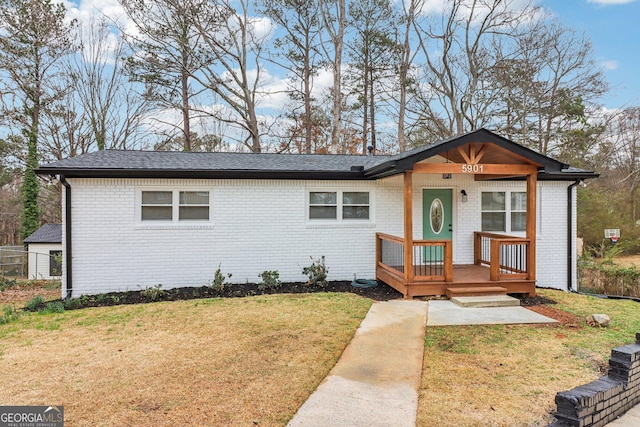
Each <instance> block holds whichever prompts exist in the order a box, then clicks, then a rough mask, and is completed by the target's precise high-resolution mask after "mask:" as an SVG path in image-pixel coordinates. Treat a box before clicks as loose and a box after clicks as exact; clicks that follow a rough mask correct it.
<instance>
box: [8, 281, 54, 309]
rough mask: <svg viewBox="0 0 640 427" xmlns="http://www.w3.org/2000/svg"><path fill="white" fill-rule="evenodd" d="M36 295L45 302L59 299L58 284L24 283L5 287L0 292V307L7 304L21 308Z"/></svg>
mask: <svg viewBox="0 0 640 427" xmlns="http://www.w3.org/2000/svg"><path fill="white" fill-rule="evenodd" d="M38 295H40V296H42V297H43V298H44V300H45V301H51V300H54V299H56V298H60V282H49V281H43V280H39V281H25V282H22V283H16V284H11V285H10V286H5V287H4V290H2V291H1V292H0V306H2V305H9V304H15V305H17V306H23V305H25V304H26V303H27V302H28V301H30V300H31V299H33V298H34V297H36V296H38Z"/></svg>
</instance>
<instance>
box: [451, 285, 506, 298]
mask: <svg viewBox="0 0 640 427" xmlns="http://www.w3.org/2000/svg"><path fill="white" fill-rule="evenodd" d="M506 294H507V288H502V287H500V286H469V287H465V288H447V289H446V295H447V298H453V297H478V296H486V295H506Z"/></svg>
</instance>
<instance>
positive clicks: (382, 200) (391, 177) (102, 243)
mask: <svg viewBox="0 0 640 427" xmlns="http://www.w3.org/2000/svg"><path fill="white" fill-rule="evenodd" d="M473 135H475V137H474V136H473ZM479 140H482V141H485V142H489V143H493V142H494V141H498V142H499V144H500V147H501V149H505V150H506V149H508V148H510V149H513V150H512V151H514V152H515V154H516V155H517V156H520V157H523V158H524V160H523V161H526V162H532V163H536V164H541V165H542V166H541V167H542V169H541V170H540V172H539V173H538V178H539V180H540V182H538V193H539V194H538V199H539V201H540V203H539V205H538V206H539V213H540V212H543V211H544V212H543V213H542V214H541V215H540V220H539V221H538V223H537V231H538V234H539V238H538V244H537V251H536V253H537V254H538V255H537V257H538V260H539V263H538V269H537V270H538V271H537V279H538V284H539V285H540V286H544V287H555V288H560V289H568V288H569V286H571V285H569V286H568V285H567V283H565V281H566V280H558V277H567V278H569V277H571V271H569V270H572V268H568V264H567V263H566V262H564V261H562V263H563V264H564V265H563V266H562V267H560V266H559V264H560V263H559V262H558V260H563V259H564V260H566V259H568V258H569V259H570V257H567V251H569V250H570V248H571V247H570V246H567V242H566V241H564V240H565V236H567V235H568V234H567V231H569V232H571V233H572V234H574V233H573V231H572V229H575V212H574V211H575V206H573V209H569V205H568V203H567V201H566V199H565V197H567V194H568V193H569V194H571V193H572V191H571V190H569V191H567V188H568V183H567V181H570V182H569V184H570V185H571V186H574V185H575V182H578V181H579V180H581V179H588V178H594V177H597V174H594V173H593V172H589V171H584V170H579V169H572V168H570V167H568V166H567V165H564V164H562V163H559V162H556V161H555V160H552V159H549V158H547V157H544V156H540V155H539V154H537V153H534V152H532V151H530V150H528V149H524V148H523V147H520V146H518V145H517V144H514V143H511V142H509V141H506V140H504V139H502V138H500V137H498V136H497V135H495V134H492V133H491V132H488V131H486V130H481V131H476V132H472V133H471V134H467V135H464V136H463V137H461V138H452V139H451V140H449V141H450V142H449V145H448V144H447V142H440V143H436V144H432V145H430V146H427V147H421V148H417V149H414V150H411V152H405V153H401V154H400V155H397V156H336V155H280V154H249V153H247V154H243V153H175V152H174V153H166V152H139V151H130V152H126V151H103V152H98V153H90V154H87V155H84V156H80V157H77V158H72V159H68V160H63V161H60V162H54V163H51V164H48V165H44V166H42V167H41V168H39V169H38V170H37V172H38V173H40V174H47V175H54V176H57V177H58V178H59V179H60V180H61V181H62V182H63V184H64V186H65V189H64V193H65V195H64V198H65V209H64V212H63V216H64V225H65V230H66V231H65V235H66V238H65V239H64V240H65V242H64V250H65V262H64V266H63V275H64V277H63V283H64V284H65V291H64V292H63V296H66V297H70V296H73V297H76V296H79V295H81V294H84V293H101V292H108V291H116V290H139V289H141V288H142V289H144V288H145V287H148V286H154V285H157V284H159V283H160V284H162V285H163V287H165V288H169V287H175V286H202V285H206V284H208V283H210V281H211V280H212V278H213V272H214V271H215V270H216V268H217V267H218V265H220V266H221V269H222V271H223V273H232V274H233V277H232V279H233V281H235V282H245V281H252V282H254V281H256V280H258V274H259V273H260V272H262V271H264V270H278V271H279V272H280V276H281V279H282V280H285V281H302V280H304V276H302V274H301V269H302V267H304V266H307V265H308V264H310V263H311V260H310V257H314V258H319V257H320V256H323V255H324V256H326V258H327V265H328V268H329V279H330V280H351V279H353V275H354V274H356V275H357V277H359V278H373V277H375V265H374V264H375V248H374V246H375V233H376V232H384V233H390V234H396V235H402V234H403V224H402V222H403V211H402V206H403V181H402V175H401V171H404V170H411V168H412V167H413V165H415V164H416V163H417V162H421V161H428V160H429V159H432V158H433V156H439V154H435V152H436V151H434V150H436V149H437V150H439V151H438V153H440V154H442V153H444V152H446V151H447V150H449V151H450V152H451V151H452V150H453V149H456V147H457V146H463V145H464V144H468V143H469V141H479ZM461 141H462V142H461ZM505 141H506V142H505ZM456 144H457V145H456ZM503 146H504V147H507V148H503ZM518 147H519V148H518ZM429 150H431V151H429ZM425 153H426V154H425ZM532 153H533V154H532ZM530 164H531V163H530ZM116 166H117V167H116ZM543 177H544V178H543ZM143 188H158V189H178V190H179V189H181V188H190V189H193V188H196V189H207V190H208V191H209V192H210V197H211V199H210V206H211V213H210V215H211V217H210V219H211V221H210V223H208V224H206V225H204V224H196V223H193V224H189V225H184V224H171V225H167V224H158V225H153V226H148V225H147V224H140V222H139V221H137V219H136V192H139V191H140V190H141V189H143ZM413 188H414V191H413V198H414V199H415V200H414V203H413V206H414V218H415V219H414V224H415V226H414V227H415V228H414V230H413V233H414V236H415V238H417V239H420V238H421V236H422V225H421V224H419V223H420V222H421V221H417V220H416V219H417V218H421V215H422V212H421V210H422V208H421V207H420V206H421V197H422V196H421V194H422V189H426V188H451V189H452V190H453V195H454V212H455V216H456V219H455V221H456V226H457V230H456V233H454V239H455V243H454V247H455V248H456V251H455V254H456V260H455V261H456V262H457V263H472V258H470V257H472V255H473V248H472V246H473V239H472V237H470V236H472V232H473V231H475V230H479V229H480V224H479V222H478V221H479V217H480V207H479V201H480V195H481V191H482V190H483V189H485V190H486V189H489V188H504V189H509V190H510V189H513V190H514V191H517V190H520V191H522V189H523V188H526V183H525V182H524V181H523V180H519V179H515V178H510V179H501V180H488V181H476V180H475V179H474V177H473V176H472V175H460V174H458V175H453V178H452V179H450V180H443V179H442V178H441V176H440V175H434V174H415V175H414V179H413ZM571 188H573V187H571ZM313 189H323V190H325V191H326V190H331V189H334V190H335V191H337V192H340V191H344V190H347V191H349V190H354V189H355V190H364V189H368V190H367V191H370V192H371V199H372V201H371V206H370V209H371V217H370V219H369V220H368V221H366V222H351V221H331V220H330V221H314V220H309V219H308V204H309V200H308V198H309V191H311V190H313ZM462 189H465V191H466V192H467V194H468V201H467V202H466V203H462V202H461V200H459V197H457V196H459V194H460V191H461V190H462ZM574 191H575V190H574ZM72 193H73V197H71V195H72ZM571 197H575V196H574V195H572V196H571ZM72 203H73V205H72ZM560 206H562V207H560ZM572 211H573V212H572ZM72 214H73V217H72ZM565 214H566V215H565ZM569 218H572V219H573V220H574V222H573V225H571V227H570V228H568V224H567V222H565V221H567V220H568V219H569ZM469 233H471V234H469ZM549 236H551V237H549ZM558 236H560V237H558ZM98 246H99V247H100V249H98V248H97V247H98ZM72 250H73V252H72ZM101 253H102V254H104V255H102V256H101V255H100V254H101ZM547 259H548V261H549V262H551V264H549V262H547ZM72 265H73V268H71V267H72ZM550 265H552V266H554V267H553V268H551V269H549V268H548V267H549V266H550ZM175 270H181V271H180V273H178V274H177V273H176V271H175ZM565 273H566V274H565ZM573 277H575V275H574V276H573ZM567 280H569V281H571V280H575V279H567Z"/></svg>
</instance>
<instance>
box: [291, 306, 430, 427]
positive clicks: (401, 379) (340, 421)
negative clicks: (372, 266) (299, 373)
mask: <svg viewBox="0 0 640 427" xmlns="http://www.w3.org/2000/svg"><path fill="white" fill-rule="evenodd" d="M426 318H427V303H426V302H425V301H408V300H394V301H385V302H378V303H375V304H373V305H372V306H371V309H370V310H369V312H368V313H367V316H366V317H365V319H364V320H363V321H362V324H361V325H360V327H359V328H358V330H357V331H356V334H355V336H354V337H353V340H351V342H350V343H349V345H348V346H347V348H346V349H345V351H344V353H343V354H342V356H341V357H340V360H338V363H337V364H336V366H335V367H334V368H333V369H332V370H331V372H330V373H329V375H328V376H327V378H326V379H325V380H324V381H323V382H322V383H321V384H320V386H318V389H317V390H316V391H315V392H314V393H313V394H312V395H311V396H310V397H309V399H308V400H307V401H306V402H305V403H304V404H303V405H302V406H301V407H300V409H299V410H298V412H297V413H296V414H295V416H294V417H293V418H292V419H291V421H290V422H289V424H288V425H289V426H304V427H313V426H318V427H326V426H380V427H382V426H394V427H402V426H406V427H414V426H415V423H416V412H417V408H418V389H419V387H420V380H421V376H422V357H423V354H424V334H425V323H426Z"/></svg>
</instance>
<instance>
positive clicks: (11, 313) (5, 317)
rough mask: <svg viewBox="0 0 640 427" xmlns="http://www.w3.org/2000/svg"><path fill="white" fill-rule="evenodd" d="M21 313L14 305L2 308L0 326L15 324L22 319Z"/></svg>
mask: <svg viewBox="0 0 640 427" xmlns="http://www.w3.org/2000/svg"><path fill="white" fill-rule="evenodd" d="M20 314H21V313H20V312H19V311H18V310H16V308H15V307H14V306H13V305H5V306H4V307H3V308H2V314H0V325H4V324H7V323H9V322H13V321H14V320H18V318H19V317H20Z"/></svg>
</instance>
